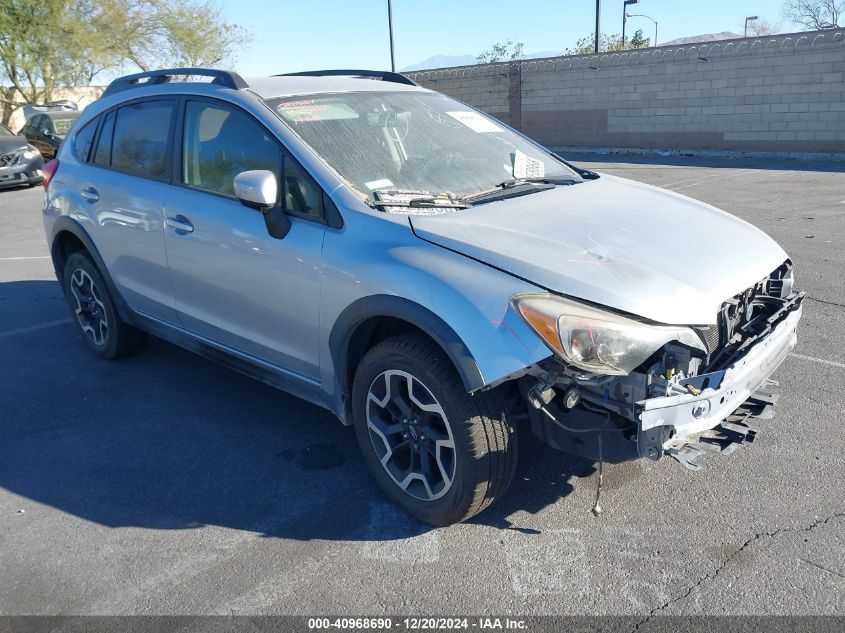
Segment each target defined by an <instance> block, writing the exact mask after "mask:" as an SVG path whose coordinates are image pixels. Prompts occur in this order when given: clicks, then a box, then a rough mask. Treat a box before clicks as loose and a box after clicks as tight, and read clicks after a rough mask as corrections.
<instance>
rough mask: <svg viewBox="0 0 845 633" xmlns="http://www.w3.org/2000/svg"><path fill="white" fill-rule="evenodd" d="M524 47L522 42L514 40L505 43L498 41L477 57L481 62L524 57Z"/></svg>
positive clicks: (491, 62) (486, 62)
mask: <svg viewBox="0 0 845 633" xmlns="http://www.w3.org/2000/svg"><path fill="white" fill-rule="evenodd" d="M522 47H523V44H522V42H514V41H513V40H508V41H507V42H504V43H502V42H496V43H495V44H493V46H492V47H490V48H489V49H488V50H486V51H482V52H481V53H480V54H479V55H478V57H476V58H475V59H476V61H477V62H478V63H479V64H493V63H495V62H501V61H508V60H510V61H513V60H515V59H522Z"/></svg>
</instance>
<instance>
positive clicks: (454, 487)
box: [352, 334, 517, 526]
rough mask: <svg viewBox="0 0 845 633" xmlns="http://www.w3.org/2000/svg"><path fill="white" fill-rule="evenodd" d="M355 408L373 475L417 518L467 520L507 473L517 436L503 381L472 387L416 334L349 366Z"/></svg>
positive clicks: (500, 487)
mask: <svg viewBox="0 0 845 633" xmlns="http://www.w3.org/2000/svg"><path fill="white" fill-rule="evenodd" d="M352 410H353V421H354V425H355V434H356V436H357V439H358V443H359V445H360V447H361V451H362V453H363V455H364V460H365V461H366V463H367V465H368V467H369V468H370V471H371V473H372V475H373V477H374V478H375V479H376V481H377V482H378V484H379V486H380V487H381V488H382V490H383V491H384V492H385V494H386V495H387V496H388V497H389V498H390V499H391V500H392V501H394V502H395V503H396V504H397V505H399V506H400V507H401V508H402V509H403V510H405V511H406V512H407V513H408V514H410V515H411V516H413V517H415V518H417V519H419V520H420V521H424V522H426V523H430V524H432V525H437V526H443V525H450V524H452V523H458V522H460V521H465V520H467V519H469V518H470V517H472V516H474V515H476V514H478V513H479V512H481V511H483V510H484V509H486V508H487V507H488V506H489V505H490V504H491V503H493V502H494V501H495V500H496V499H497V498H499V497H500V496H501V495H502V494H504V492H505V491H506V490H507V488H508V486H509V485H510V482H511V480H512V479H513V474H514V471H515V469H516V462H517V436H516V434H515V433H514V430H513V429H512V428H511V427H510V426H509V424H508V422H507V401H506V399H505V398H504V397H503V393H502V391H501V390H496V389H494V390H491V391H487V392H479V393H476V394H475V395H470V394H468V393H467V392H466V389H465V387H464V385H463V382H462V381H461V378H460V376H459V375H458V373H457V371H456V370H455V368H454V366H453V365H452V363H451V361H450V360H449V358H448V357H447V356H446V354H445V353H444V352H443V350H442V349H441V348H440V347H439V346H438V345H436V344H435V343H434V342H433V341H431V340H430V339H428V338H426V337H425V336H423V335H421V334H402V335H399V336H396V337H394V338H390V339H388V340H386V341H383V342H381V343H379V344H378V345H376V346H375V347H373V348H372V349H371V350H370V351H369V352H367V354H366V355H365V356H364V358H363V359H362V360H361V362H360V364H359V366H358V368H357V371H356V373H355V380H354V382H353V387H352Z"/></svg>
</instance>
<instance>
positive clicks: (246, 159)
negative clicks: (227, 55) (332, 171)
mask: <svg viewBox="0 0 845 633" xmlns="http://www.w3.org/2000/svg"><path fill="white" fill-rule="evenodd" d="M184 121H185V123H184V144H183V151H182V156H181V168H182V169H181V172H182V174H181V179H180V180H181V184H179V183H177V184H175V185H174V186H173V187H172V188H171V191H170V192H169V194H168V196H167V198H166V200H165V204H164V214H165V226H166V229H165V245H166V249H167V258H168V263H169V267H170V275H171V280H172V284H173V289H174V293H175V297H176V308H177V311H178V313H179V318H180V320H181V322H182V325H183V327H184V328H185V329H187V330H189V331H190V332H192V333H194V334H197V335H200V336H202V337H205V338H207V339H209V340H210V341H212V342H214V343H217V344H221V345H224V346H227V347H230V348H232V349H235V350H237V351H239V352H242V353H246V354H249V355H251V356H253V357H256V358H258V359H261V360H263V361H266V362H269V363H272V364H273V365H277V366H280V367H282V368H284V369H286V370H288V371H291V372H294V373H296V374H299V375H301V376H304V377H307V378H310V379H313V380H316V379H318V378H319V353H318V329H319V301H320V275H321V251H322V245H323V236H324V233H325V225H324V224H322V223H320V222H319V218H317V217H316V212H317V210H316V209H315V221H311V220H309V219H305V218H304V217H292V218H291V220H292V223H293V226H292V227H291V230H290V232H289V233H288V235H287V236H286V237H285V238H284V239H281V240H278V239H275V238H272V237H270V235H269V234H268V233H267V228H266V226H265V223H264V218H263V216H262V214H261V213H260V212H258V211H255V210H253V209H250V208H247V207H245V206H244V205H243V204H241V203H240V202H239V201H238V200H236V199H235V198H234V195H233V185H232V179H233V178H234V176H235V175H236V174H237V173H240V172H241V171H246V170H249V169H269V170H271V171H273V172H274V173H276V175H277V177H278V178H279V182H280V185H281V187H280V196H279V204H280V205H284V200H285V196H286V193H285V191H286V186H285V185H284V182H283V177H282V171H283V168H284V167H283V165H284V164H285V159H284V158H283V155H284V154H283V151H282V149H281V147H280V146H279V145H278V143H277V141H276V140H275V139H274V138H272V136H271V135H270V134H269V132H267V131H266V130H265V129H264V128H263V127H262V126H261V125H260V123H259V122H257V121H256V120H254V119H253V118H252V117H250V116H249V115H248V114H246V113H244V112H242V111H240V110H238V109H235V108H232V107H231V106H227V105H225V104H220V103H215V102H211V101H188V102H186V104H185V112H184ZM308 186H314V185H313V183H309V185H308ZM297 194H298V197H299V199H300V200H302V199H303V198H302V196H301V195H299V194H300V191H299V190H298V191H297ZM294 211H296V210H294Z"/></svg>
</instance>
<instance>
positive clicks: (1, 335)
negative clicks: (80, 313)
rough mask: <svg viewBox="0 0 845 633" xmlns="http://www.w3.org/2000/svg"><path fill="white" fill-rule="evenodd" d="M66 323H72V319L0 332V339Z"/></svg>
mask: <svg viewBox="0 0 845 633" xmlns="http://www.w3.org/2000/svg"><path fill="white" fill-rule="evenodd" d="M68 323H73V319H56V320H55V321H45V322H44V323H39V324H37V325H30V326H29V327H22V328H18V329H17V330H8V331H6V332H0V339H3V338H11V337H13V336H19V335H21V334H29V333H30V332H37V331H38V330H45V329H47V328H49V327H56V326H57V325H67V324H68Z"/></svg>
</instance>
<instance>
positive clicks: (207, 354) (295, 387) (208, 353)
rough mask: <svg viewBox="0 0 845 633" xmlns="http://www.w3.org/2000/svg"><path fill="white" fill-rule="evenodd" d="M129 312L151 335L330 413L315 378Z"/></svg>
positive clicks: (134, 323)
mask: <svg viewBox="0 0 845 633" xmlns="http://www.w3.org/2000/svg"><path fill="white" fill-rule="evenodd" d="M132 316H133V319H132V324H133V325H135V326H136V327H138V328H140V329H142V330H145V331H147V332H149V333H150V334H152V335H153V336H156V337H158V338H161V339H164V340H165V341H167V342H169V343H172V344H174V345H177V346H178V347H181V348H183V349H186V350H188V351H189V352H194V353H195V354H199V355H200V356H202V357H204V358H207V359H209V360H213V361H215V362H217V363H219V364H221V365H223V366H225V367H227V368H229V369H232V370H234V371H236V372H238V373H240V374H244V375H245V376H249V377H250V378H255V379H256V380H260V381H261V382H263V383H264V384H266V385H270V386H271V387H275V388H276V389H280V390H281V391H284V392H286V393H289V394H291V395H292V396H296V397H297V398H301V399H302V400H306V401H308V402H310V403H311V404H315V405H317V406H318V407H321V408H323V409H328V410H329V411H332V412H333V413H334V411H333V409H332V407H331V405H330V404H329V403H328V402H326V394H325V393H324V392H323V389H322V385H321V383H319V382H317V381H316V380H312V379H311V378H308V377H306V376H302V375H301V374H297V373H294V372H291V371H288V370H287V369H284V368H283V367H279V366H278V365H274V364H272V363H268V362H267V361H264V360H261V359H260V358H257V357H255V356H251V355H249V354H244V353H243V352H239V351H237V350H235V349H232V348H231V347H228V346H226V345H223V344H221V343H216V342H214V341H211V340H209V339H207V338H204V337H202V336H198V335H196V334H193V333H191V332H188V331H187V330H184V329H182V328H180V327H178V326H175V325H172V324H170V323H166V322H164V321H161V320H159V319H156V318H154V317H150V316H147V315H144V314H140V313H137V312H135V313H134V314H133V315H132Z"/></svg>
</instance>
